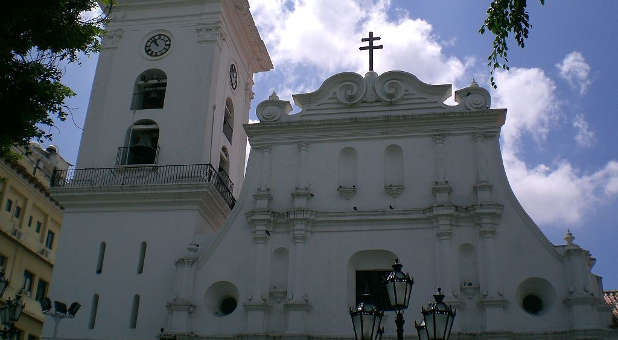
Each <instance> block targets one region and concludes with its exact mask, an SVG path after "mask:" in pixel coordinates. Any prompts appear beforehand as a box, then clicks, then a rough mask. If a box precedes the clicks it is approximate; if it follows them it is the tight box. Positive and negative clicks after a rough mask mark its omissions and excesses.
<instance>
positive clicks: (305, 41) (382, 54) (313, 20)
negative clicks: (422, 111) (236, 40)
mask: <svg viewBox="0 0 618 340" xmlns="http://www.w3.org/2000/svg"><path fill="white" fill-rule="evenodd" d="M250 3H251V10H252V12H253V16H254V19H255V21H256V24H257V26H258V27H259V29H260V33H261V36H262V38H263V39H264V41H265V42H266V45H267V46H268V50H269V53H270V55H271V58H272V60H273V64H274V65H275V68H276V69H280V68H285V70H286V72H294V70H293V67H312V68H315V69H317V70H318V73H319V74H318V75H317V76H320V77H321V78H322V79H325V78H326V77H328V76H330V75H332V74H333V73H335V72H340V71H343V70H346V71H350V70H351V71H356V72H360V73H361V74H362V73H364V72H365V71H366V70H367V68H368V67H367V52H366V51H362V52H361V51H359V50H358V48H359V47H360V46H361V41H360V39H361V37H364V36H366V35H367V33H368V32H369V31H373V32H374V34H375V35H378V36H381V37H382V40H380V41H379V42H378V43H379V44H383V45H384V49H382V50H377V51H375V57H374V60H375V62H374V64H375V70H376V72H384V71H388V70H393V69H402V70H406V71H409V72H412V73H414V74H415V75H417V76H418V77H419V79H421V80H423V81H425V82H431V83H454V82H455V80H457V79H458V78H460V77H461V76H462V75H463V74H464V73H465V72H466V70H467V68H468V67H469V66H471V65H472V64H473V63H474V60H473V59H471V58H468V59H467V60H463V61H462V60H460V59H458V58H456V57H450V56H446V55H445V54H444V52H443V50H442V45H441V44H443V43H441V40H440V39H439V37H436V36H435V35H434V33H433V28H432V26H431V25H430V24H429V23H427V22H426V21H425V20H422V19H413V18H411V17H410V15H409V13H407V12H401V11H399V12H398V14H399V15H398V16H397V18H395V19H393V18H389V17H388V14H387V13H388V11H389V10H390V9H391V2H390V1H389V0H376V1H367V0H363V1H361V0H358V1H354V0H338V1H332V0H312V1H308V0H287V1H286V0H251V1H250ZM342 13H345V14H343V15H342ZM290 67H292V69H290ZM286 74H287V73H286ZM299 81H300V82H302V81H303V80H302V79H301V80H299ZM289 87H290V86H288V88H289ZM278 92H279V91H278Z"/></svg>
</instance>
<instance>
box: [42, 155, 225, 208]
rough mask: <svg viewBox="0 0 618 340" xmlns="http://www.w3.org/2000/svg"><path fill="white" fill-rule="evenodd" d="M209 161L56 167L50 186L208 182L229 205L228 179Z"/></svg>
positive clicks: (78, 186) (74, 186)
mask: <svg viewBox="0 0 618 340" xmlns="http://www.w3.org/2000/svg"><path fill="white" fill-rule="evenodd" d="M224 174H225V172H223V173H221V172H218V171H216V170H215V168H213V167H212V165H210V164H187V165H142V166H123V167H115V168H88V169H69V170H56V171H55V172H54V176H53V178H52V181H51V186H52V187H55V188H65V189H80V188H91V189H103V188H106V187H118V186H139V185H162V184H203V183H211V184H212V185H214V187H215V188H216V189H217V191H218V192H219V193H220V194H221V197H222V198H223V200H224V201H225V202H226V203H227V205H228V206H229V207H230V209H231V208H233V207H234V205H235V204H236V200H235V199H234V195H233V194H232V190H233V189H232V188H233V186H232V182H231V180H230V179H229V177H227V174H225V175H224Z"/></svg>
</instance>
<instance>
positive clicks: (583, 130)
mask: <svg viewBox="0 0 618 340" xmlns="http://www.w3.org/2000/svg"><path fill="white" fill-rule="evenodd" d="M573 127H574V128H575V129H577V134H576V135H575V142H577V145H579V146H581V147H584V148H587V147H591V146H592V145H593V144H594V142H595V141H596V135H595V133H594V131H592V130H590V127H589V126H588V122H587V121H586V118H584V115H583V114H581V113H580V114H577V115H575V119H574V120H573Z"/></svg>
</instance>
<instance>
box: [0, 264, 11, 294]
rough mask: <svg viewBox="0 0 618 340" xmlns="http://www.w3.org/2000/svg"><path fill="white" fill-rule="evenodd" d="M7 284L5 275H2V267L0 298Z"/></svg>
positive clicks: (1, 270) (2, 270)
mask: <svg viewBox="0 0 618 340" xmlns="http://www.w3.org/2000/svg"><path fill="white" fill-rule="evenodd" d="M8 286H9V279H7V278H6V276H4V269H0V299H1V298H2V295H4V291H5V290H6V287H8Z"/></svg>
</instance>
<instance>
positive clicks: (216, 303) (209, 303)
mask: <svg viewBox="0 0 618 340" xmlns="http://www.w3.org/2000/svg"><path fill="white" fill-rule="evenodd" d="M204 299H205V304H206V308H207V309H208V310H210V311H211V312H212V313H213V314H214V315H216V316H226V315H230V314H232V313H233V312H234V311H235V310H236V307H238V288H236V286H235V285H234V284H233V283H231V282H227V281H219V282H215V283H213V284H212V285H211V286H210V287H209V288H208V289H207V290H206V294H205V297H204Z"/></svg>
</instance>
